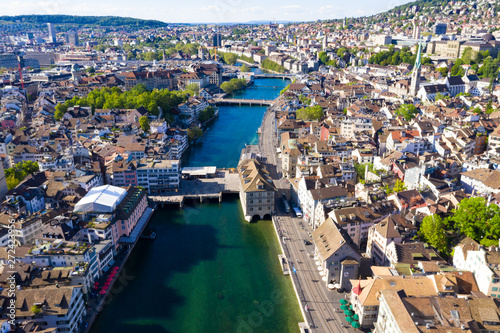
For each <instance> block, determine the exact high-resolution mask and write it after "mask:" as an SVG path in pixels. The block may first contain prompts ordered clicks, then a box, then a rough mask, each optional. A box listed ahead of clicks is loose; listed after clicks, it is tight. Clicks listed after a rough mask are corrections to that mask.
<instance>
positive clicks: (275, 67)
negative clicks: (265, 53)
mask: <svg viewBox="0 0 500 333" xmlns="http://www.w3.org/2000/svg"><path fill="white" fill-rule="evenodd" d="M260 67H261V68H264V69H268V70H271V71H274V72H278V73H284V72H285V67H283V66H281V65H280V64H278V63H276V62H274V61H272V60H269V59H268V58H266V59H264V60H262V63H261V65H260Z"/></svg>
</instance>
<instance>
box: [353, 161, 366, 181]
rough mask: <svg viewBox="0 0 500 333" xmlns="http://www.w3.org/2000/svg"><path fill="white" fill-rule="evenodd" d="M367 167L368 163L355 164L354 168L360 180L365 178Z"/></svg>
mask: <svg viewBox="0 0 500 333" xmlns="http://www.w3.org/2000/svg"><path fill="white" fill-rule="evenodd" d="M365 169H366V164H359V163H355V164H354V170H356V175H357V176H358V179H359V180H364V179H365Z"/></svg>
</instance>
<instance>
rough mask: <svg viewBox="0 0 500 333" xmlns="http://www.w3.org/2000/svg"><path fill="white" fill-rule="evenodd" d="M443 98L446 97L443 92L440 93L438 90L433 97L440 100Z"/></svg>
mask: <svg viewBox="0 0 500 333" xmlns="http://www.w3.org/2000/svg"><path fill="white" fill-rule="evenodd" d="M445 98H446V96H445V95H444V94H442V93H440V92H438V93H437V94H436V96H435V97H434V100H435V101H440V100H442V99H445Z"/></svg>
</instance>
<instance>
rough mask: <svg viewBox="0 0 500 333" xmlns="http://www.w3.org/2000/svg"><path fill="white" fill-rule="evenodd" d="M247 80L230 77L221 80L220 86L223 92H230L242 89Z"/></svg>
mask: <svg viewBox="0 0 500 333" xmlns="http://www.w3.org/2000/svg"><path fill="white" fill-rule="evenodd" d="M246 84H247V81H246V80H245V79H231V80H229V81H226V82H222V84H221V85H220V88H221V89H222V90H224V92H225V93H227V94H230V93H232V92H233V91H235V90H239V89H242V88H244V87H245V86H246Z"/></svg>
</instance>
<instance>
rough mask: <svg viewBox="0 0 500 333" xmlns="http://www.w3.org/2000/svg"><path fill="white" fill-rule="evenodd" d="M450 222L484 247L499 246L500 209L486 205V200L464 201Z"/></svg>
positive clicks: (478, 198) (475, 198)
mask: <svg viewBox="0 0 500 333" xmlns="http://www.w3.org/2000/svg"><path fill="white" fill-rule="evenodd" d="M452 213H453V214H452V216H451V217H450V218H449V221H450V222H452V223H453V226H454V227H455V229H457V230H459V231H460V233H462V234H464V235H466V236H469V237H470V238H472V239H474V240H475V241H476V242H479V243H480V244H481V245H483V246H490V245H497V244H498V239H499V237H500V209H499V208H498V206H497V205H495V204H489V205H487V204H486V199H484V198H482V197H473V198H467V199H463V200H462V201H461V202H460V203H459V204H458V208H457V209H454V210H453V212H452Z"/></svg>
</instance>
